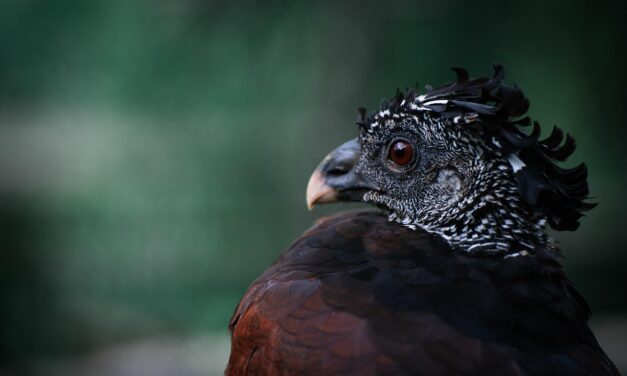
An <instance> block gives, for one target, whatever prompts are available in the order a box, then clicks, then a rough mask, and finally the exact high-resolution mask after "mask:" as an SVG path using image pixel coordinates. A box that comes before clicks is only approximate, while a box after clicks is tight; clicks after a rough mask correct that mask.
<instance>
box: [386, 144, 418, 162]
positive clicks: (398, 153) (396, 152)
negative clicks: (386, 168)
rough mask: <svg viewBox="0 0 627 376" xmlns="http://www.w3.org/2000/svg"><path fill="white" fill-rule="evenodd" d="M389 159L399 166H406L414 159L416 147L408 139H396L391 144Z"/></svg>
mask: <svg viewBox="0 0 627 376" xmlns="http://www.w3.org/2000/svg"><path fill="white" fill-rule="evenodd" d="M388 159H389V160H391V161H392V162H394V163H395V164H397V165H399V166H405V165H407V164H408V163H409V162H411V161H412V160H413V159H414V148H413V147H412V146H411V144H410V143H409V142H407V141H404V140H397V141H394V142H393V143H392V145H390V151H389V152H388Z"/></svg>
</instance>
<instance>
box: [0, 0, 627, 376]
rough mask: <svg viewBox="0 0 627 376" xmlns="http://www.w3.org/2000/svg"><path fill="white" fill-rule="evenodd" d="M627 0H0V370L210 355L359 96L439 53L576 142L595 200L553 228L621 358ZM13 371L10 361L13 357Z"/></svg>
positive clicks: (303, 224) (441, 63) (287, 237)
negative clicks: (520, 93) (505, 90)
mask: <svg viewBox="0 0 627 376" xmlns="http://www.w3.org/2000/svg"><path fill="white" fill-rule="evenodd" d="M626 15H627V14H626V12H625V8H624V7H623V6H622V2H621V1H614V2H604V1H595V2H587V1H577V0H575V1H572V0H571V1H553V2H546V1H535V0H533V1H525V2H521V3H518V4H514V3H509V2H496V1H488V2H475V1H437V2H425V1H414V2H410V1H394V2H390V3H389V4H382V3H381V4H380V3H378V2H377V3H374V2H373V3H369V4H367V3H361V2H342V3H340V2H335V3H334V2H330V1H329V2H298V1H294V2H285V3H278V2H261V1H258V2H229V3H226V2H224V3H221V2H214V1H199V0H184V1H182V0H152V1H148V0H145V1H137V0H125V1H124V0H119V1H111V0H108V1H105V0H96V1H88V2H85V1H78V0H66V1H34V0H21V1H7V0H0V244H2V248H1V254H0V294H1V296H0V374H2V375H5V374H7V375H12V374H14V373H15V374H29V373H32V374H46V375H48V374H86V375H91V374H94V375H96V374H97V375H100V374H103V375H104V374H107V375H115V374H119V375H126V374H129V375H130V374H133V375H142V374H161V373H159V372H164V373H162V374H179V375H183V374H194V375H195V374H199V375H200V374H217V373H219V372H221V370H222V369H223V366H224V362H225V361H226V356H227V354H228V350H229V348H228V346H229V344H228V337H227V332H226V325H227V322H228V318H229V316H230V314H231V312H232V310H233V309H234V307H235V305H236V304H237V301H238V299H239V297H240V296H241V295H242V293H243V292H244V290H245V288H246V287H247V285H248V284H249V283H250V282H251V281H252V280H253V279H254V278H255V277H256V276H257V275H259V274H260V273H261V272H262V271H263V270H264V268H266V267H267V266H268V265H269V264H270V263H271V262H272V261H273V259H274V258H276V257H277V255H278V254H279V253H280V252H281V251H282V250H283V249H285V248H286V247H287V246H288V245H289V244H290V242H291V241H292V240H293V239H295V238H296V237H297V236H298V235H299V234H300V233H301V232H302V231H303V230H304V229H306V228H307V227H308V226H309V225H310V224H311V223H312V221H313V220H314V219H315V218H317V217H318V216H320V215H322V214H324V213H329V212H331V211H334V210H339V209H342V207H338V206H335V207H330V208H323V209H322V210H320V209H316V210H315V211H314V212H313V213H310V212H307V210H306V208H305V203H304V190H305V185H306V182H307V179H308V177H309V174H310V173H311V171H312V170H313V168H314V167H315V166H316V164H317V163H318V162H319V161H320V160H321V159H322V157H324V155H325V154H326V153H327V152H328V151H330V150H331V149H333V148H334V147H335V146H337V145H339V144H340V143H341V142H343V141H345V140H347V139H349V138H352V137H353V136H354V135H355V134H356V126H355V125H354V120H355V118H356V108H357V107H358V106H361V105H364V106H366V107H368V108H370V109H373V108H375V107H376V106H377V104H378V102H379V100H380V99H381V98H382V97H385V96H391V95H392V94H393V93H394V92H395V90H396V89H397V88H405V87H408V86H413V85H414V84H415V83H416V82H419V83H420V85H421V86H422V85H424V84H427V83H428V84H433V85H439V84H442V83H444V82H448V81H450V80H452V79H453V77H454V75H453V74H452V72H450V71H449V68H450V67H451V66H464V67H466V68H467V69H468V70H469V71H470V73H471V75H473V76H476V75H490V74H491V73H492V63H493V62H495V61H498V62H501V63H503V64H504V66H505V68H506V71H507V75H506V80H507V81H508V82H510V83H516V84H518V85H519V86H521V87H522V88H523V90H524V91H525V93H526V95H527V96H528V97H529V98H530V100H531V109H530V115H532V117H533V118H535V119H537V120H539V121H540V122H541V123H542V124H543V125H544V128H545V129H544V132H545V133H546V132H548V131H549V130H550V127H551V126H552V125H553V124H558V125H559V126H561V127H562V128H564V129H565V130H567V131H568V132H570V133H572V134H573V135H574V136H575V137H576V139H577V140H578V145H579V148H578V151H577V152H576V153H575V155H574V157H573V158H572V160H571V162H569V163H568V165H574V164H575V163H578V162H581V161H585V162H586V163H587V164H588V166H589V169H590V187H591V192H592V195H593V196H594V201H596V202H599V203H600V205H599V206H598V208H596V209H595V210H593V211H592V212H590V214H589V215H588V216H587V217H586V218H584V219H583V223H582V226H581V229H580V230H579V231H577V232H575V233H558V234H555V236H556V237H557V238H558V239H559V240H560V241H562V248H563V250H564V255H565V256H566V258H565V260H564V263H565V266H566V269H567V271H568V273H569V275H570V277H571V278H572V279H573V280H574V282H575V285H576V286H577V287H578V288H579V290H580V291H581V292H582V294H583V295H584V296H585V297H586V298H587V299H588V301H589V302H590V305H591V307H592V310H593V322H592V324H593V326H594V327H595V329H596V331H597V332H598V334H599V339H600V341H601V344H602V345H604V346H605V347H606V348H607V350H608V352H609V353H610V354H611V355H612V356H613V357H614V358H615V360H616V361H617V363H619V365H620V366H621V367H625V354H624V348H623V347H622V346H625V345H626V344H627V299H626V298H625V288H624V286H627V273H625V272H624V269H625V267H626V266H627V256H626V253H625V251H626V249H625V248H626V247H625V246H626V245H627V232H626V231H625V230H624V218H625V214H624V213H625V211H626V210H627V204H626V203H625V199H624V197H625V191H627V177H626V176H625V154H626V151H625V137H626V136H627V132H626V131H625V128H626V124H625V121H624V118H625V109H626V107H627V106H626V103H625V100H626V99H627V98H626V97H625V95H624V91H625V88H626V87H627V74H626V73H625V69H626V68H625V67H626V66H627V48H626V47H625V46H626V45H627V38H626V37H627V32H626V30H625V29H626V26H625V25H626V24H627V23H626V22H625V16H626ZM3 372H4V373H3Z"/></svg>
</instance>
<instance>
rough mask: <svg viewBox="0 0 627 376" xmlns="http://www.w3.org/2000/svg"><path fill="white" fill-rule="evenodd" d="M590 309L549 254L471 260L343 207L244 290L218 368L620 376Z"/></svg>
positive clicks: (233, 371) (374, 215)
mask: <svg viewBox="0 0 627 376" xmlns="http://www.w3.org/2000/svg"><path fill="white" fill-rule="evenodd" d="M588 315H589V310H588V307H587V305H586V303H585V301H583V299H582V298H581V297H580V295H579V294H578V293H577V292H576V291H575V290H574V288H573V287H572V285H571V283H570V282H569V281H568V280H567V279H566V278H565V276H564V274H563V272H562V269H561V267H560V265H559V263H558V261H557V260H556V256H555V254H554V253H553V251H548V250H538V251H537V252H536V253H535V254H533V255H527V256H518V257H508V258H504V257H503V255H495V256H490V255H481V257H478V256H477V255H470V254H467V253H464V252H460V251H456V250H453V249H451V248H450V246H449V245H447V244H446V243H445V242H444V241H442V240H440V239H438V238H437V237H435V236H433V235H430V234H428V233H426V232H424V231H420V230H416V231H412V230H409V229H406V228H404V227H402V226H399V225H398V224H393V223H389V222H388V221H387V220H386V217H385V216H384V215H383V214H381V213H379V212H376V211H359V212H345V213H340V214H337V215H335V216H332V217H329V218H325V219H322V220H320V221H318V223H317V224H316V225H315V226H314V227H313V228H311V229H310V230H308V231H307V232H306V233H305V234H303V235H302V236H301V237H300V238H299V239H298V240H297V241H296V242H295V243H294V244H293V245H292V246H291V247H290V248H289V249H288V250H287V251H286V252H285V253H284V254H283V255H282V256H280V257H279V259H278V260H277V261H276V262H275V263H274V264H273V265H272V267H270V268H269V269H268V270H267V271H266V272H265V273H264V274H263V275H261V276H260V277H259V278H258V279H257V280H256V281H255V282H254V283H253V284H252V285H251V286H250V288H249V290H248V292H247V293H246V295H245V296H244V298H243V299H242V301H241V302H240V304H239V306H238V307H237V309H236V311H235V313H234V315H233V318H232V319H231V323H230V329H231V331H232V350H231V357H230V360H229V364H228V366H227V370H226V374H227V375H326V374H328V375H335V374H351V375H382V374H393V375H402V374H428V375H437V374H447V375H448V374H500V375H527V374H530V375H531V374H551V375H560V374H568V375H578V374H581V375H584V374H586V375H588V374H599V375H607V374H617V372H616V369H615V367H614V366H613V365H612V364H611V362H610V361H609V360H608V358H607V356H605V354H604V353H603V351H602V350H601V348H600V347H599V345H598V344H597V342H596V340H595V338H594V335H593V334H592V332H591V331H590V329H589V328H588V326H587V324H586V321H587V318H588Z"/></svg>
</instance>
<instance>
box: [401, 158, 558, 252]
mask: <svg viewBox="0 0 627 376" xmlns="http://www.w3.org/2000/svg"><path fill="white" fill-rule="evenodd" d="M494 163H495V165H493V166H491V168H489V169H487V170H488V171H489V172H487V173H483V174H481V175H480V176H479V178H478V179H477V181H476V183H475V185H474V186H473V187H472V189H471V190H470V192H472V193H471V194H469V195H467V196H465V197H464V198H463V199H460V200H459V201H458V202H457V203H456V204H455V205H454V207H453V208H449V210H447V212H449V213H450V215H447V216H442V215H441V213H442V212H441V211H430V212H425V213H419V215H418V216H417V217H416V218H415V219H413V220H412V221H410V222H409V223H405V222H407V221H403V220H401V219H399V217H397V216H396V215H395V214H393V213H392V214H390V216H389V219H390V220H391V221H395V222H399V223H401V224H403V225H405V226H407V227H410V228H417V227H419V228H422V229H424V230H426V231H428V232H431V233H434V234H437V235H439V236H441V237H442V238H444V239H445V240H446V241H447V242H448V243H449V244H450V245H451V246H453V247H454V248H456V249H460V250H462V251H466V252H472V253H474V252H486V253H503V254H505V255H506V256H508V255H511V256H518V255H526V254H530V253H533V252H534V250H535V249H537V248H538V247H546V246H547V245H548V243H549V238H548V236H547V234H546V232H545V227H546V220H545V219H544V218H543V217H542V216H540V215H538V214H536V213H534V212H533V211H532V210H531V209H530V208H529V207H528V206H527V205H525V204H524V203H523V202H522V200H521V199H520V196H519V194H518V187H517V186H516V185H515V183H514V181H513V179H512V178H511V173H512V172H511V170H509V166H507V165H503V166H499V165H498V163H500V162H494ZM502 163H507V162H502ZM499 167H501V168H499ZM506 168H507V169H506Z"/></svg>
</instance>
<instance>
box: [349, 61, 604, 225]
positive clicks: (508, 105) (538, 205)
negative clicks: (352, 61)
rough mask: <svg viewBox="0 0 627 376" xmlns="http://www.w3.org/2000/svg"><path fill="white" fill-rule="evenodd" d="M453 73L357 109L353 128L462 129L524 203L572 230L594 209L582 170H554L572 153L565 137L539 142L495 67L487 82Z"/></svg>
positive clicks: (519, 96)
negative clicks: (505, 167) (503, 166)
mask: <svg viewBox="0 0 627 376" xmlns="http://www.w3.org/2000/svg"><path fill="white" fill-rule="evenodd" d="M453 71H455V73H456V74H457V79H456V80H455V81H454V82H452V83H449V84H446V85H443V86H441V87H437V88H431V87H429V86H427V87H426V93H424V94H419V93H418V92H417V91H414V90H408V91H406V92H405V93H403V92H400V91H397V93H396V95H395V96H394V97H393V98H391V99H390V100H384V101H383V102H382V104H381V107H380V109H379V111H377V112H375V113H373V114H371V115H366V111H365V110H364V109H360V117H359V119H358V122H357V124H358V125H359V126H360V128H362V130H363V131H364V132H366V133H368V132H373V131H375V130H376V128H377V127H379V126H382V125H383V124H384V123H385V122H386V120H389V119H394V120H399V119H403V118H405V117H411V116H414V117H419V119H425V118H427V119H430V120H431V121H434V120H435V121H437V122H441V123H443V124H445V125H453V124H455V125H458V124H462V125H463V126H464V128H465V129H467V131H468V132H469V133H472V134H474V135H476V136H478V137H480V138H481V139H482V140H483V142H484V143H485V145H486V146H487V147H489V148H492V149H494V150H496V151H497V152H499V153H500V154H502V155H503V156H504V157H505V158H506V159H507V161H508V162H509V163H510V165H511V167H512V170H513V173H514V175H515V180H516V182H517V185H518V193H519V195H520V197H521V199H522V200H523V202H524V203H526V204H528V205H529V207H531V208H532V209H533V210H534V211H535V212H536V213H537V214H538V215H540V216H542V217H545V218H546V221H547V222H548V224H549V225H550V226H551V227H552V228H553V229H555V230H571V231H572V230H575V229H577V227H578V226H579V219H580V218H581V217H582V215H583V213H584V212H585V211H587V210H590V209H592V208H593V207H594V206H595V204H592V203H588V202H586V199H588V194H589V191H588V184H587V180H586V179H587V174H588V173H587V168H586V166H585V164H583V163H582V164H580V165H578V166H576V167H574V168H564V167H560V166H559V162H563V161H565V160H566V159H567V158H568V157H569V156H570V155H571V154H572V153H573V152H574V150H575V140H574V138H573V137H572V136H570V135H568V134H566V136H565V137H564V132H563V131H562V130H561V129H560V128H558V127H554V128H553V131H552V132H551V134H550V135H549V136H548V137H547V138H545V139H542V140H541V139H540V134H541V128H540V124H539V123H538V122H535V121H534V122H533V123H532V122H531V120H530V119H529V117H525V116H524V115H525V113H526V112H527V110H528V108H529V101H528V100H527V98H526V97H525V96H524V94H523V92H522V91H521V90H520V89H519V88H518V87H516V86H508V85H505V84H504V83H503V78H504V74H505V71H504V69H503V67H502V66H501V65H499V64H495V65H494V75H493V76H492V77H491V78H487V77H479V78H474V79H470V78H469V75H468V72H467V71H466V70H465V69H463V68H453ZM529 126H531V127H532V128H531V132H530V133H526V132H525V131H524V129H525V128H527V127H529Z"/></svg>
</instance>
